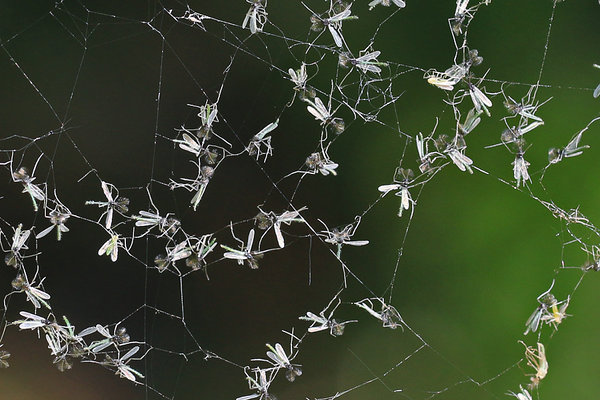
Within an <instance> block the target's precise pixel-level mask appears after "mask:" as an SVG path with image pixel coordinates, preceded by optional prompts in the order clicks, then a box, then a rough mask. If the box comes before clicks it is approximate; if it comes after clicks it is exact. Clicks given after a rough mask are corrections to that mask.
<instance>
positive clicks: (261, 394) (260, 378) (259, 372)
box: [235, 368, 276, 400]
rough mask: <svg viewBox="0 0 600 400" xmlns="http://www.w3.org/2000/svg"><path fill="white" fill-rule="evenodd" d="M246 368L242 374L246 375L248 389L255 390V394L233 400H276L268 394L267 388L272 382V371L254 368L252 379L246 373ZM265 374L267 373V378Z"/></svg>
mask: <svg viewBox="0 0 600 400" xmlns="http://www.w3.org/2000/svg"><path fill="white" fill-rule="evenodd" d="M246 369H247V368H245V369H244V374H246V380H247V381H248V387H249V388H250V390H255V391H256V393H253V394H249V395H246V396H241V397H238V398H237V399H235V400H250V399H256V398H258V399H259V400H276V398H275V397H274V396H272V395H270V394H269V386H271V382H272V381H273V378H274V377H275V376H274V373H273V370H272V369H269V370H267V369H261V368H254V369H252V372H253V373H254V377H251V376H250V375H249V374H248V372H247V371H246ZM267 372H269V377H268V378H267Z"/></svg>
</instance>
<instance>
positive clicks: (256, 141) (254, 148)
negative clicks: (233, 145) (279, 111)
mask: <svg viewBox="0 0 600 400" xmlns="http://www.w3.org/2000/svg"><path fill="white" fill-rule="evenodd" d="M278 125H279V118H277V120H275V122H271V123H270V124H268V125H267V126H265V127H264V128H262V129H261V130H260V132H258V133H257V134H256V135H254V136H253V137H252V139H250V143H249V144H248V147H246V151H247V152H248V154H249V155H251V156H256V160H258V159H259V158H260V157H261V156H263V155H264V156H265V158H264V160H263V162H266V161H267V157H268V156H270V155H272V154H273V147H271V136H267V134H269V133H271V132H273V131H274V130H275V129H277V126H278ZM263 147H264V149H263Z"/></svg>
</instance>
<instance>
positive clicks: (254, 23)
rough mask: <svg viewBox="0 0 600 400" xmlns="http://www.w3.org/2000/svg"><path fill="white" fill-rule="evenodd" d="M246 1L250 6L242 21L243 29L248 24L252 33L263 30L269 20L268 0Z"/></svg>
mask: <svg viewBox="0 0 600 400" xmlns="http://www.w3.org/2000/svg"><path fill="white" fill-rule="evenodd" d="M246 2H247V3H250V8H249V9H248V12H247V13H246V17H245V18H244V22H243V23H242V29H246V26H248V27H249V28H250V32H251V33H252V34H255V33H257V32H262V30H263V27H264V26H265V23H266V22H267V10H266V7H267V0H246Z"/></svg>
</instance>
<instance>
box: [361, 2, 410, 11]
mask: <svg viewBox="0 0 600 400" xmlns="http://www.w3.org/2000/svg"><path fill="white" fill-rule="evenodd" d="M391 3H394V4H395V5H397V6H398V8H404V7H406V3H405V2H404V0H373V1H372V2H370V3H369V11H371V10H372V9H373V8H375V6H377V5H382V6H384V7H389V6H390V5H391Z"/></svg>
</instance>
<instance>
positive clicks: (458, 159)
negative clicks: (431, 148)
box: [440, 134, 473, 174]
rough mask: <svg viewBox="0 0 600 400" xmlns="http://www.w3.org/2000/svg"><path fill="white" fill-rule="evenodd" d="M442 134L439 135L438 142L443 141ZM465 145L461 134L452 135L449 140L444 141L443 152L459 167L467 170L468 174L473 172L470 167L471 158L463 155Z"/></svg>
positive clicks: (471, 163)
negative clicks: (452, 137)
mask: <svg viewBox="0 0 600 400" xmlns="http://www.w3.org/2000/svg"><path fill="white" fill-rule="evenodd" d="M442 138H443V136H440V142H443V141H444V139H442ZM466 148H467V145H466V143H465V140H464V138H463V136H462V135H458V134H457V135H456V136H454V139H452V141H451V142H446V148H445V149H444V153H445V154H447V155H448V157H450V160H452V162H453V163H454V165H456V166H457V167H458V169H460V170H461V171H463V172H465V171H468V172H469V173H470V174H472V173H473V170H472V169H471V165H473V160H471V159H470V158H469V157H467V156H466V155H465V149H466Z"/></svg>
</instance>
